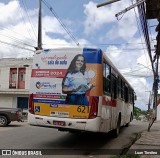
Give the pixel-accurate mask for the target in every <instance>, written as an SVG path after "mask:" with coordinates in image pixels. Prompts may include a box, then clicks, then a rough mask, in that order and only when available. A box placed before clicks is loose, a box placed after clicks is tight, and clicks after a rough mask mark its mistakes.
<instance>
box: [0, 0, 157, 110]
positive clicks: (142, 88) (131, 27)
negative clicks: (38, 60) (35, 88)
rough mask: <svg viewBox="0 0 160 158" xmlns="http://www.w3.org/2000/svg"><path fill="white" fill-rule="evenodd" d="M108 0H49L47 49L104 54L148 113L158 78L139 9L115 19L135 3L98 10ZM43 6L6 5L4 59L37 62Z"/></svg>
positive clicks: (0, 25)
mask: <svg viewBox="0 0 160 158" xmlns="http://www.w3.org/2000/svg"><path fill="white" fill-rule="evenodd" d="M106 1H107V0H106ZM106 1H105V0H76V1H75V0H67V1H66V0H56V1H53V0H43V2H42V47H43V48H44V49H47V48H58V47H89V48H100V49H102V50H103V51H104V52H105V54H106V55H107V56H108V57H109V58H110V60H111V61H112V63H113V64H114V65H115V66H116V67H117V68H118V70H119V71H120V72H121V73H122V74H123V76H124V77H125V78H126V79H127V80H128V81H129V83H130V84H131V85H132V87H133V88H134V90H135V93H136V95H137V101H136V102H135V106H137V107H139V108H141V109H142V110H147V108H148V107H147V105H146V104H148V100H149V94H150V91H152V85H153V74H152V72H151V66H150V65H151V64H150V60H149V56H148V53H147V49H146V45H145V40H144V37H143V33H142V29H141V26H140V19H139V14H138V12H137V9H136V8H135V9H131V10H129V11H127V12H126V13H125V14H124V15H121V16H119V17H118V19H117V18H116V17H115V14H117V13H119V12H120V11H122V10H123V9H125V8H126V7H129V6H130V5H132V3H135V1H133V0H122V1H119V2H116V3H113V4H110V5H107V6H103V7H100V8H97V4H100V3H103V2H106ZM38 2H39V1H38V0H1V1H0V47H1V50H0V58H21V57H25V58H27V57H33V54H34V50H35V49H34V47H36V46H37V40H38V37H37V36H38V33H37V32H38V6H39V4H38ZM49 8H50V9H49ZM51 11H52V12H51ZM53 13H54V14H53ZM57 17H58V19H57ZM157 23H158V22H157V21H156V20H148V26H149V34H150V41H151V48H152V49H154V45H155V44H156V40H155V38H156V35H157V33H156V32H155V25H157ZM77 44H79V45H77ZM153 55H154V51H153Z"/></svg>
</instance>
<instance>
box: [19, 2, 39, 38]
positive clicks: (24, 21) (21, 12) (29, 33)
mask: <svg viewBox="0 0 160 158" xmlns="http://www.w3.org/2000/svg"><path fill="white" fill-rule="evenodd" d="M17 1H18V8H19V12H20V14H21V17H22V19H23V23H24V25H25V24H26V20H25V16H24V15H23V11H22V8H21V6H20V3H19V0H17ZM27 32H28V35H29V36H30V37H31V39H32V35H31V32H30V31H29V30H28V29H27ZM35 37H36V36H35ZM36 39H37V38H36Z"/></svg>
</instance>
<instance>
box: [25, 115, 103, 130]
mask: <svg viewBox="0 0 160 158" xmlns="http://www.w3.org/2000/svg"><path fill="white" fill-rule="evenodd" d="M55 121H57V122H58V121H59V122H64V123H65V126H64V125H58V126H56V125H54V124H53V122H55ZM100 121H101V118H100V117H96V118H95V119H70V118H65V119H64V118H54V117H48V116H40V115H33V114H31V113H29V114H28V123H29V124H30V125H35V126H43V127H52V128H59V129H61V128H62V129H65V128H66V129H67V130H68V131H69V130H74V129H76V130H80V131H92V132H99V124H100Z"/></svg>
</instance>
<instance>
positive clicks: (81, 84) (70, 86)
mask: <svg viewBox="0 0 160 158" xmlns="http://www.w3.org/2000/svg"><path fill="white" fill-rule="evenodd" d="M93 87H94V86H93V84H90V83H89V77H88V73H87V72H86V62H85V58H84V56H83V55H82V54H78V55H76V56H75V57H74V58H73V60H72V61H71V64H70V66H69V68H68V70H67V73H66V75H65V77H64V78H63V81H62V92H63V93H65V94H67V97H66V101H65V104H72V105H89V103H88V99H87V96H86V92H87V91H89V90H91V89H92V88H93Z"/></svg>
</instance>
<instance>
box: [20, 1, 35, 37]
mask: <svg viewBox="0 0 160 158" xmlns="http://www.w3.org/2000/svg"><path fill="white" fill-rule="evenodd" d="M22 4H23V6H24V10H25V12H26V15H27V17H28V20H29V23H30V25H31V28H32V31H33V33H34V35H35V37H36V39H38V38H37V35H36V33H35V30H34V26H33V24H32V22H31V19H30V16H29V14H28V11H27V7H26V6H25V3H24V1H23V0H22Z"/></svg>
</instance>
